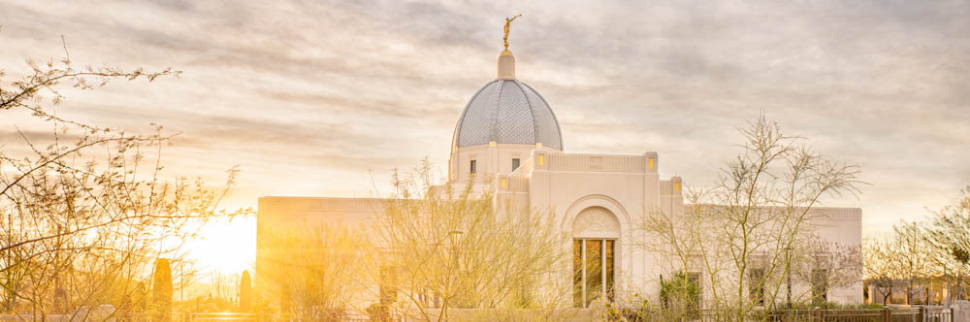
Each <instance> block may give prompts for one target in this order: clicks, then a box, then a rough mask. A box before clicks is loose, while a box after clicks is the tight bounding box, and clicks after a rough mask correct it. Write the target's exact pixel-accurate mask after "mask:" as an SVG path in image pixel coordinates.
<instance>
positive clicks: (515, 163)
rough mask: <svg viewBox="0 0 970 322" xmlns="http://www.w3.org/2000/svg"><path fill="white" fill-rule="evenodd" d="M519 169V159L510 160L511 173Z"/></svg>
mask: <svg viewBox="0 0 970 322" xmlns="http://www.w3.org/2000/svg"><path fill="white" fill-rule="evenodd" d="M518 168H519V158H515V159H512V171H515V169H518Z"/></svg>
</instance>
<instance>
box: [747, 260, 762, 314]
mask: <svg viewBox="0 0 970 322" xmlns="http://www.w3.org/2000/svg"><path fill="white" fill-rule="evenodd" d="M748 295H749V297H750V298H751V302H752V303H754V304H755V305H765V270H764V269H763V268H752V269H748Z"/></svg>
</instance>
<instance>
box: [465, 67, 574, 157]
mask: <svg viewBox="0 0 970 322" xmlns="http://www.w3.org/2000/svg"><path fill="white" fill-rule="evenodd" d="M500 68H501V67H500ZM500 74H501V70H500ZM513 75H514V74H513ZM513 77H514V76H513ZM492 141H495V143H498V144H536V143H542V145H543V146H545V147H549V148H553V149H556V150H562V137H561V135H560V132H559V122H558V121H556V115H555V114H553V113H552V109H550V108H549V104H547V103H546V100H545V99H543V98H542V96H541V95H539V93H538V92H536V90H535V89H533V88H532V87H531V86H529V85H527V84H526V83H523V82H520V81H518V80H516V79H514V78H511V79H508V78H504V79H503V78H499V79H496V80H494V81H492V82H490V83H488V84H485V87H482V89H480V90H478V93H476V94H475V96H472V99H471V101H469V102H468V105H467V106H465V111H464V112H462V114H461V118H460V119H459V120H458V126H457V127H456V128H455V137H454V144H455V146H457V147H466V146H475V145H482V144H488V143H489V142H492Z"/></svg>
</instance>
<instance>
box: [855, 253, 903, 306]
mask: <svg viewBox="0 0 970 322" xmlns="http://www.w3.org/2000/svg"><path fill="white" fill-rule="evenodd" d="M864 245H865V246H864V251H863V260H864V265H863V267H864V273H865V279H866V281H867V282H868V284H869V285H871V286H872V287H873V291H874V292H873V293H875V292H878V294H870V295H869V296H870V297H875V296H877V295H879V296H881V299H882V303H883V304H889V300H890V299H891V298H892V296H893V291H894V289H895V286H896V280H897V279H899V278H900V276H902V275H903V273H902V271H903V263H902V260H900V257H901V256H903V255H902V254H901V253H900V252H899V250H898V249H897V248H896V247H895V245H894V243H893V242H892V241H890V240H884V239H873V238H868V239H866V240H865V241H864Z"/></svg>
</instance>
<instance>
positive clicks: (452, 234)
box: [448, 229, 464, 304]
mask: <svg viewBox="0 0 970 322" xmlns="http://www.w3.org/2000/svg"><path fill="white" fill-rule="evenodd" d="M463 234H464V232H463V231H461V230H457V229H456V230H452V231H449V232H448V238H449V239H450V241H451V262H452V268H451V272H450V275H451V279H452V285H453V286H454V285H455V284H458V282H459V281H460V280H461V277H460V276H459V275H460V274H461V268H460V267H459V264H458V243H460V242H461V237H462V235H463ZM458 304H460V303H458Z"/></svg>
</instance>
